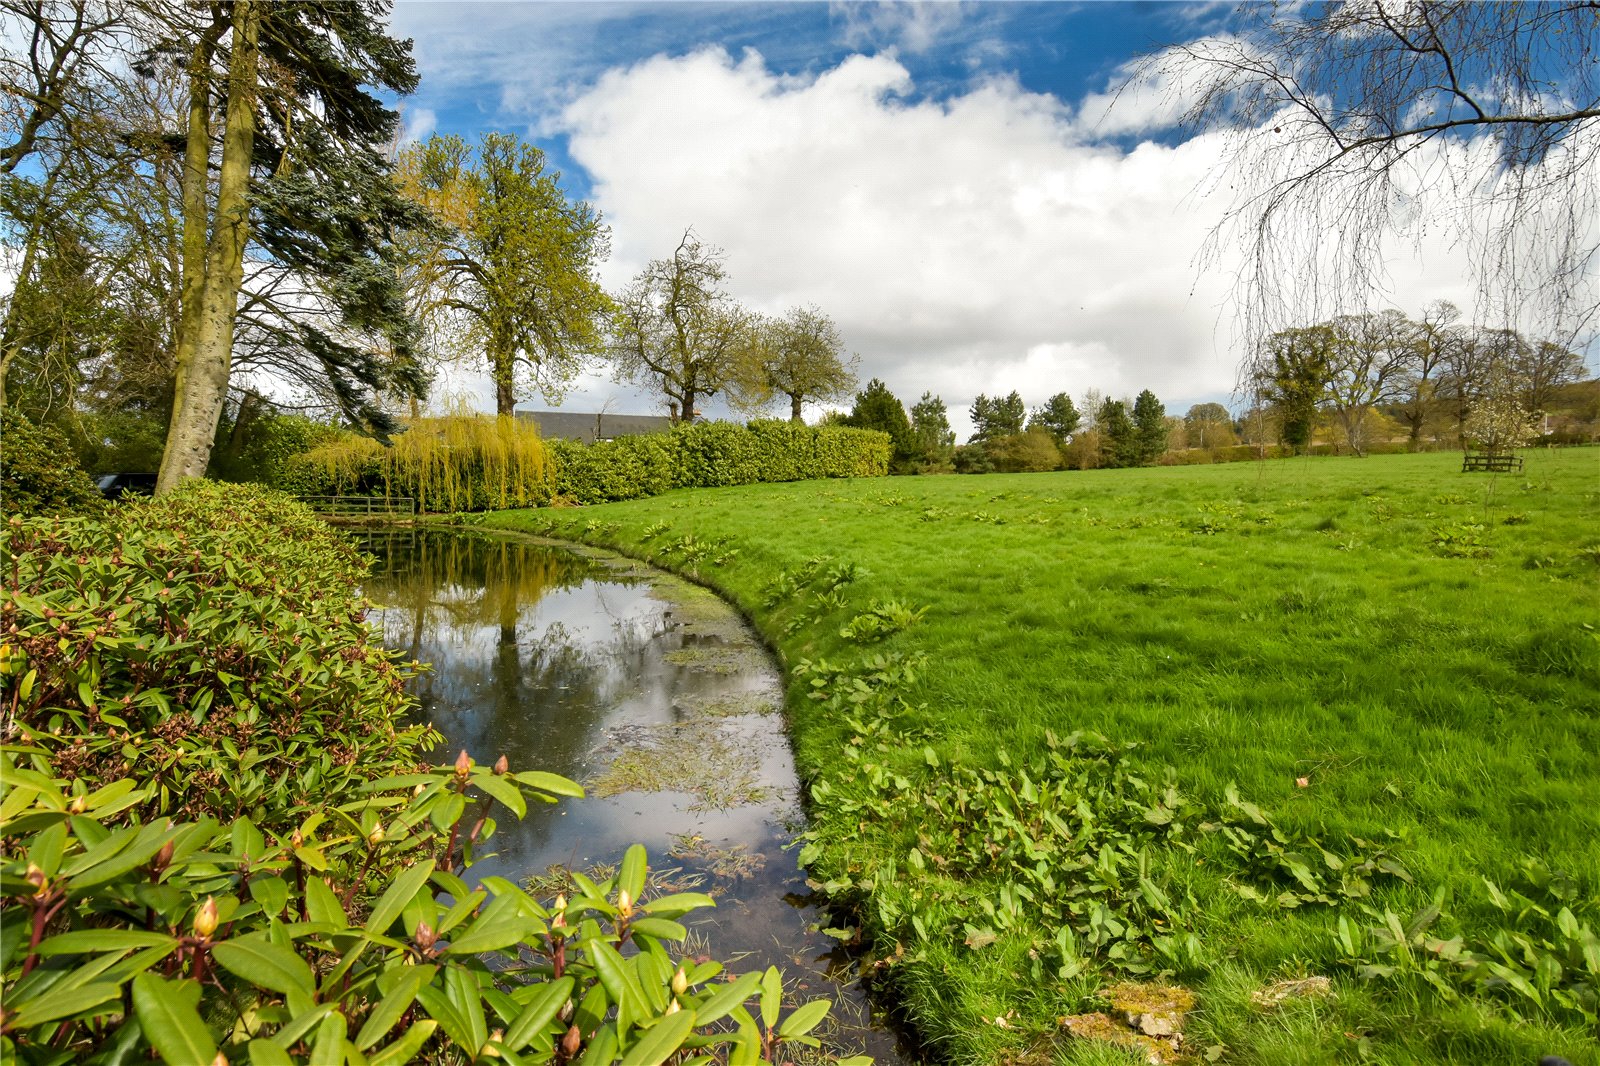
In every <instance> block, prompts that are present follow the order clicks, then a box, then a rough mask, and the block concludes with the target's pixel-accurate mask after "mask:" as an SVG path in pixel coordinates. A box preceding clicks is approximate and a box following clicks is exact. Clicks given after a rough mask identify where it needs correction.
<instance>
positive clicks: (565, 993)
mask: <svg viewBox="0 0 1600 1066" xmlns="http://www.w3.org/2000/svg"><path fill="white" fill-rule="evenodd" d="M572 987H573V979H572V978H570V977H562V978H560V979H559V980H555V981H551V982H550V983H548V984H545V985H540V986H539V990H538V992H536V993H535V994H534V996H533V998H532V999H530V1000H529V1001H528V1005H527V1006H526V1007H524V1008H523V1010H522V1013H521V1014H519V1015H517V1019H516V1021H514V1022H512V1023H511V1027H510V1028H509V1029H507V1030H506V1038H505V1043H506V1046H507V1047H509V1048H511V1050H513V1051H521V1050H522V1049H523V1048H524V1047H526V1046H527V1045H528V1043H529V1041H531V1040H532V1039H533V1038H534V1036H535V1035H536V1034H537V1033H538V1032H539V1030H541V1029H543V1028H544V1027H545V1026H546V1025H548V1024H549V1023H550V1021H551V1020H552V1019H553V1018H555V1016H556V1015H557V1014H558V1013H559V1012H560V1010H561V1008H562V1006H563V1005H565V1004H566V1002H567V1000H568V999H569V998H570V997H571V995H572Z"/></svg>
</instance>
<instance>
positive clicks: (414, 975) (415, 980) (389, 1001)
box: [355, 966, 437, 1051]
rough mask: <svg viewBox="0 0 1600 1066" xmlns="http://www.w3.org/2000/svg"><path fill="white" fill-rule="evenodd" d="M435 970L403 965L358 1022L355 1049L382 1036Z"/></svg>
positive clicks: (367, 1045)
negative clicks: (384, 994)
mask: <svg viewBox="0 0 1600 1066" xmlns="http://www.w3.org/2000/svg"><path fill="white" fill-rule="evenodd" d="M436 972H437V967H434V966H406V967H403V968H402V969H401V973H400V979H399V980H398V981H397V982H396V983H395V986H394V987H393V988H391V989H390V990H389V993H388V995H386V996H384V997H383V999H382V1000H381V1001H380V1002H379V1003H378V1005H377V1006H376V1007H374V1008H372V1012H371V1013H370V1014H368V1015H367V1020H366V1022H365V1023H364V1024H363V1025H362V1026H361V1031H360V1032H359V1033H357V1034H356V1039H355V1045H356V1050H357V1051H365V1050H367V1048H369V1047H371V1046H372V1045H373V1044H376V1043H377V1042H378V1041H379V1040H381V1039H383V1037H384V1034H386V1033H388V1031H389V1030H390V1029H392V1028H394V1025H395V1023H396V1022H398V1021H399V1020H400V1017H401V1015H403V1014H405V1012H406V1011H407V1010H409V1009H410V1007H411V1004H413V1003H415V1002H416V999H417V990H418V989H420V988H421V987H422V986H423V985H425V984H427V983H428V982H429V981H431V980H433V975H434V974H435V973H436Z"/></svg>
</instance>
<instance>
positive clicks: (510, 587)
mask: <svg viewBox="0 0 1600 1066" xmlns="http://www.w3.org/2000/svg"><path fill="white" fill-rule="evenodd" d="M372 550H373V551H374V553H375V554H377V555H378V557H379V565H378V566H377V567H376V568H375V570H374V573H373V575H372V578H371V579H370V580H369V582H368V586H367V594H368V596H369V597H370V598H371V599H372V600H373V601H374V602H375V603H377V604H380V605H381V606H380V607H379V608H378V609H376V610H375V611H374V612H373V614H372V616H371V619H370V620H371V621H372V623H373V624H374V625H375V626H376V627H377V629H378V632H379V633H381V634H382V637H383V640H384V643H385V644H386V645H387V646H389V647H391V648H395V649H397V650H399V651H401V652H402V653H404V654H406V655H408V656H410V657H412V658H415V659H418V660H421V661H423V662H426V663H430V664H431V666H432V669H431V670H430V671H429V672H428V673H427V674H424V675H423V676H422V677H420V678H418V679H417V681H416V682H415V683H414V688H413V691H414V692H415V693H416V694H417V696H418V699H419V703H420V706H419V711H420V713H421V715H422V716H424V717H426V718H427V719H428V720H430V721H432V722H433V723H434V724H435V725H436V726H437V727H438V728H439V729H440V731H441V732H442V733H443V734H444V735H445V738H446V740H445V745H446V746H445V748H444V749H443V753H442V754H443V757H444V758H446V759H448V758H450V757H451V756H453V754H454V752H455V751H456V750H457V749H459V748H465V749H466V750H467V752H468V753H469V754H470V755H471V756H472V757H473V758H474V759H475V760H477V761H478V762H480V763H486V762H492V761H493V760H494V759H496V758H497V757H499V755H501V754H505V755H506V756H507V758H508V760H509V761H510V763H511V766H512V767H513V769H517V770H526V769H540V770H547V771H551V772H554V773H558V774H561V775H563V776H566V777H570V778H573V779H575V780H578V781H583V780H585V779H588V778H589V777H590V776H591V775H592V774H594V773H595V772H597V771H598V770H599V769H600V768H601V765H602V763H603V762H604V761H605V760H606V755H607V753H608V752H614V751H615V750H616V747H617V745H619V744H622V745H625V744H626V743H627V742H628V741H629V739H630V738H633V739H635V740H637V738H638V736H639V735H640V733H641V732H642V731H645V730H649V729H652V728H659V727H662V726H666V725H669V724H670V723H672V722H675V721H677V720H678V719H679V718H680V717H681V715H682V713H683V708H685V707H690V706H693V705H695V704H696V703H697V702H708V703H714V702H716V701H718V700H726V699H728V698H730V697H737V696H739V695H740V694H748V693H751V692H770V693H771V694H772V697H773V702H774V703H781V699H782V685H781V681H780V680H779V677H778V674H777V670H776V666H775V664H774V663H773V662H772V661H771V660H770V659H769V658H768V657H767V656H765V655H764V654H747V655H746V654H741V655H738V656H735V657H732V658H730V659H729V662H730V663H736V664H737V667H736V669H733V670H732V671H731V672H724V671H722V670H711V669H695V668H694V667H692V666H689V665H686V664H683V663H673V662H670V661H668V660H667V659H666V658H665V656H667V655H668V654H669V653H671V652H674V651H678V650H681V649H683V648H685V647H687V646H689V642H688V641H686V640H685V637H684V634H683V631H682V629H681V628H680V627H676V626H674V625H673V624H672V619H671V618H669V617H668V615H669V612H670V611H671V610H672V607H671V604H670V603H669V602H668V601H667V600H665V599H662V598H660V597H659V596H658V595H656V594H655V593H654V592H653V590H652V588H651V586H650V585H649V584H647V583H645V582H641V581H638V580H626V579H620V580H619V579H618V578H617V577H616V576H615V575H614V574H612V573H611V572H610V571H609V570H608V569H606V568H605V567H602V566H599V565H597V564H595V563H594V562H593V561H591V560H587V559H583V558H581V557H579V556H577V555H574V554H573V553H571V552H568V551H565V550H563V549H560V548H554V547H549V546H545V545H538V544H530V543H527V542H518V541H499V540H493V539H490V538H486V537H470V536H457V535H454V534H435V533H425V532H419V533H418V534H417V535H416V536H415V537H412V538H407V539H406V540H400V541H392V542H389V543H387V544H385V543H382V542H377V543H374V545H373V546H372ZM730 614H731V610H730ZM720 643H721V640H720V638H715V639H711V638H704V637H701V638H699V639H698V642H697V643H696V645H695V646H696V647H701V646H710V645H716V644H720ZM723 725H724V726H725V728H727V729H729V730H731V733H730V734H729V736H730V739H731V740H732V743H733V744H734V746H735V748H736V750H737V751H738V752H739V753H740V755H741V756H742V763H743V765H744V766H746V767H749V768H750V769H752V770H754V772H755V773H756V775H757V776H758V777H759V779H760V781H761V784H762V785H763V786H765V787H768V788H770V789H772V790H773V792H774V793H775V796H774V799H773V800H772V801H771V802H768V803H760V804H746V805H743V806H735V807H733V808H731V809H729V810H724V811H716V810H690V808H691V807H692V806H693V805H694V804H695V802H696V797H694V796H690V795H686V794H681V793H675V792H653V793H639V792H628V793H623V794H621V795H618V796H613V797H610V798H598V797H591V798H587V799H583V800H575V801H563V802H561V803H560V804H557V805H554V806H550V807H535V808H534V809H532V810H530V812H529V816H528V817H527V818H525V819H523V820H522V821H520V822H519V821H513V820H509V819H507V820H502V821H500V823H499V826H498V831H497V832H496V834H495V836H494V838H493V839H492V840H491V841H490V849H489V850H492V851H493V852H494V853H495V854H494V855H493V857H491V858H488V859H486V860H484V861H483V862H481V863H480V864H479V865H477V866H474V867H473V870H472V873H473V875H474V877H476V878H480V879H481V878H482V877H486V876H490V875H499V876H502V877H506V878H509V879H511V880H513V881H520V880H522V879H523V878H526V877H527V876H529V875H530V874H533V873H536V872H540V871H542V870H544V869H545V868H547V867H548V866H550V865H551V864H552V863H566V864H569V865H573V866H576V867H578V868H583V867H584V866H587V865H589V864H591V863H597V862H613V861H615V860H616V859H617V857H618V856H620V855H621V854H622V852H623V850H624V849H625V848H626V847H627V846H628V845H629V844H632V843H635V842H643V843H644V844H645V845H646V847H647V848H648V849H649V851H650V854H651V860H652V862H653V863H655V864H657V865H665V866H672V865H680V864H681V865H683V866H685V867H688V868H691V869H692V868H693V867H695V865H696V864H695V863H694V862H693V861H683V862H681V863H680V862H679V861H678V860H673V859H669V858H668V857H667V853H668V850H669V848H670V847H671V842H672V838H673V837H674V836H675V835H677V834H684V833H694V834H698V835H699V836H701V837H702V838H704V839H705V840H706V841H708V842H709V843H711V844H712V845H714V846H716V847H719V848H737V847H739V846H743V847H745V848H747V849H748V850H749V851H750V852H754V853H760V854H762V855H764V856H765V857H766V864H765V866H764V868H763V869H762V870H761V871H760V872H758V873H756V874H755V875H754V876H752V877H750V878H747V879H744V880H741V881H739V882H737V883H735V884H731V885H727V886H725V887H726V894H725V895H724V896H723V898H722V905H721V906H719V907H718V908H717V910H715V911H712V912H710V913H708V914H705V915H701V916H699V917H697V918H696V924H701V923H704V926H705V928H706V929H707V931H711V932H712V933H713V935H714V937H715V940H716V943H717V950H718V951H719V952H720V953H721V954H722V955H723V957H730V956H732V955H737V954H739V953H742V952H750V953H751V955H750V957H749V959H748V961H749V962H750V964H751V965H756V964H757V963H759V965H760V966H765V965H766V964H768V963H769V962H776V963H779V964H781V965H786V966H793V965H795V964H796V963H797V962H798V963H801V964H802V965H806V964H808V963H810V960H809V958H808V956H815V955H817V954H818V953H820V952H825V951H827V950H828V949H829V946H830V942H829V941H828V940H827V938H825V937H820V936H818V935H816V934H809V933H807V932H806V928H805V927H806V924H807V918H806V917H805V916H804V915H803V914H799V913H796V912H795V910H794V909H793V908H792V907H791V906H790V905H789V904H788V903H786V902H785V896H786V895H794V894H797V893H800V892H803V891H804V883H803V879H802V878H801V876H800V874H799V873H798V871H797V870H796V869H795V866H794V861H793V858H792V853H786V852H785V851H783V846H784V845H785V844H786V843H787V842H788V833H787V831H786V829H785V825H786V823H789V822H791V821H792V820H794V819H796V818H797V816H798V812H797V808H796V805H795V796H796V793H797V790H798V784H797V781H796V778H795V773H794V766H793V761H792V758H791V757H790V753H789V750H788V742H787V740H786V738H785V737H784V735H783V733H782V727H781V719H780V718H779V717H778V716H776V715H769V716H766V717H746V718H738V717H735V718H730V719H728V720H726V721H725V722H724V723H723ZM439 754H440V753H436V754H435V758H438V757H439ZM810 968H811V969H812V970H813V973H816V972H818V971H819V970H821V969H822V968H823V967H821V966H820V965H817V964H815V963H810ZM841 991H842V990H841ZM836 994H837V993H836ZM846 996H847V998H849V999H850V1001H851V1002H852V1005H853V1006H854V1007H855V1008H856V1010H857V1011H864V1008H863V1007H862V1006H861V1002H860V998H859V993H857V992H853V991H852V992H849V993H846ZM874 1050H875V1051H877V1052H878V1053H879V1054H882V1053H883V1052H882V1047H881V1046H880V1047H878V1048H875V1049H874ZM885 1060H892V1056H889V1057H886V1059H880V1061H885Z"/></svg>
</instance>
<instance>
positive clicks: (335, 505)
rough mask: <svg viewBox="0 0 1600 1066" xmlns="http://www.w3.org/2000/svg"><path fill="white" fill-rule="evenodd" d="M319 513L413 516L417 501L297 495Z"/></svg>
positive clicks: (375, 516) (370, 516) (372, 516)
mask: <svg viewBox="0 0 1600 1066" xmlns="http://www.w3.org/2000/svg"><path fill="white" fill-rule="evenodd" d="M295 499H297V500H299V501H300V502H301V503H303V504H305V505H306V506H307V507H309V508H311V509H312V510H313V511H315V512H317V513H318V514H324V515H331V516H338V517H340V518H413V517H415V516H416V514H417V501H416V498H415V497H412V496H296V497H295Z"/></svg>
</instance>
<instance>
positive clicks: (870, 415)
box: [845, 378, 912, 463]
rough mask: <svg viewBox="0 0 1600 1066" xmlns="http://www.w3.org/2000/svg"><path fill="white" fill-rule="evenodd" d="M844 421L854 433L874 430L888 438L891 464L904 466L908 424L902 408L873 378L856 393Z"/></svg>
mask: <svg viewBox="0 0 1600 1066" xmlns="http://www.w3.org/2000/svg"><path fill="white" fill-rule="evenodd" d="M845 421H846V424H848V425H852V426H855V427H856V428H857V429H876V430H878V431H880V432H882V433H887V434H889V439H890V440H891V441H893V442H894V459H893V461H894V462H896V463H904V462H905V461H906V460H907V459H909V458H910V457H911V452H912V440H911V420H910V419H909V418H907V417H906V409H905V405H904V404H902V403H901V402H900V400H899V398H898V397H897V396H895V394H894V393H892V392H890V391H889V386H887V385H885V384H884V383H883V382H882V381H880V380H878V379H877V378H873V379H872V380H871V381H869V382H867V387H866V388H864V389H862V390H861V391H860V392H858V393H856V402H855V406H854V407H852V408H851V410H850V415H849V417H848V418H847V419H846V420H845Z"/></svg>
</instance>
